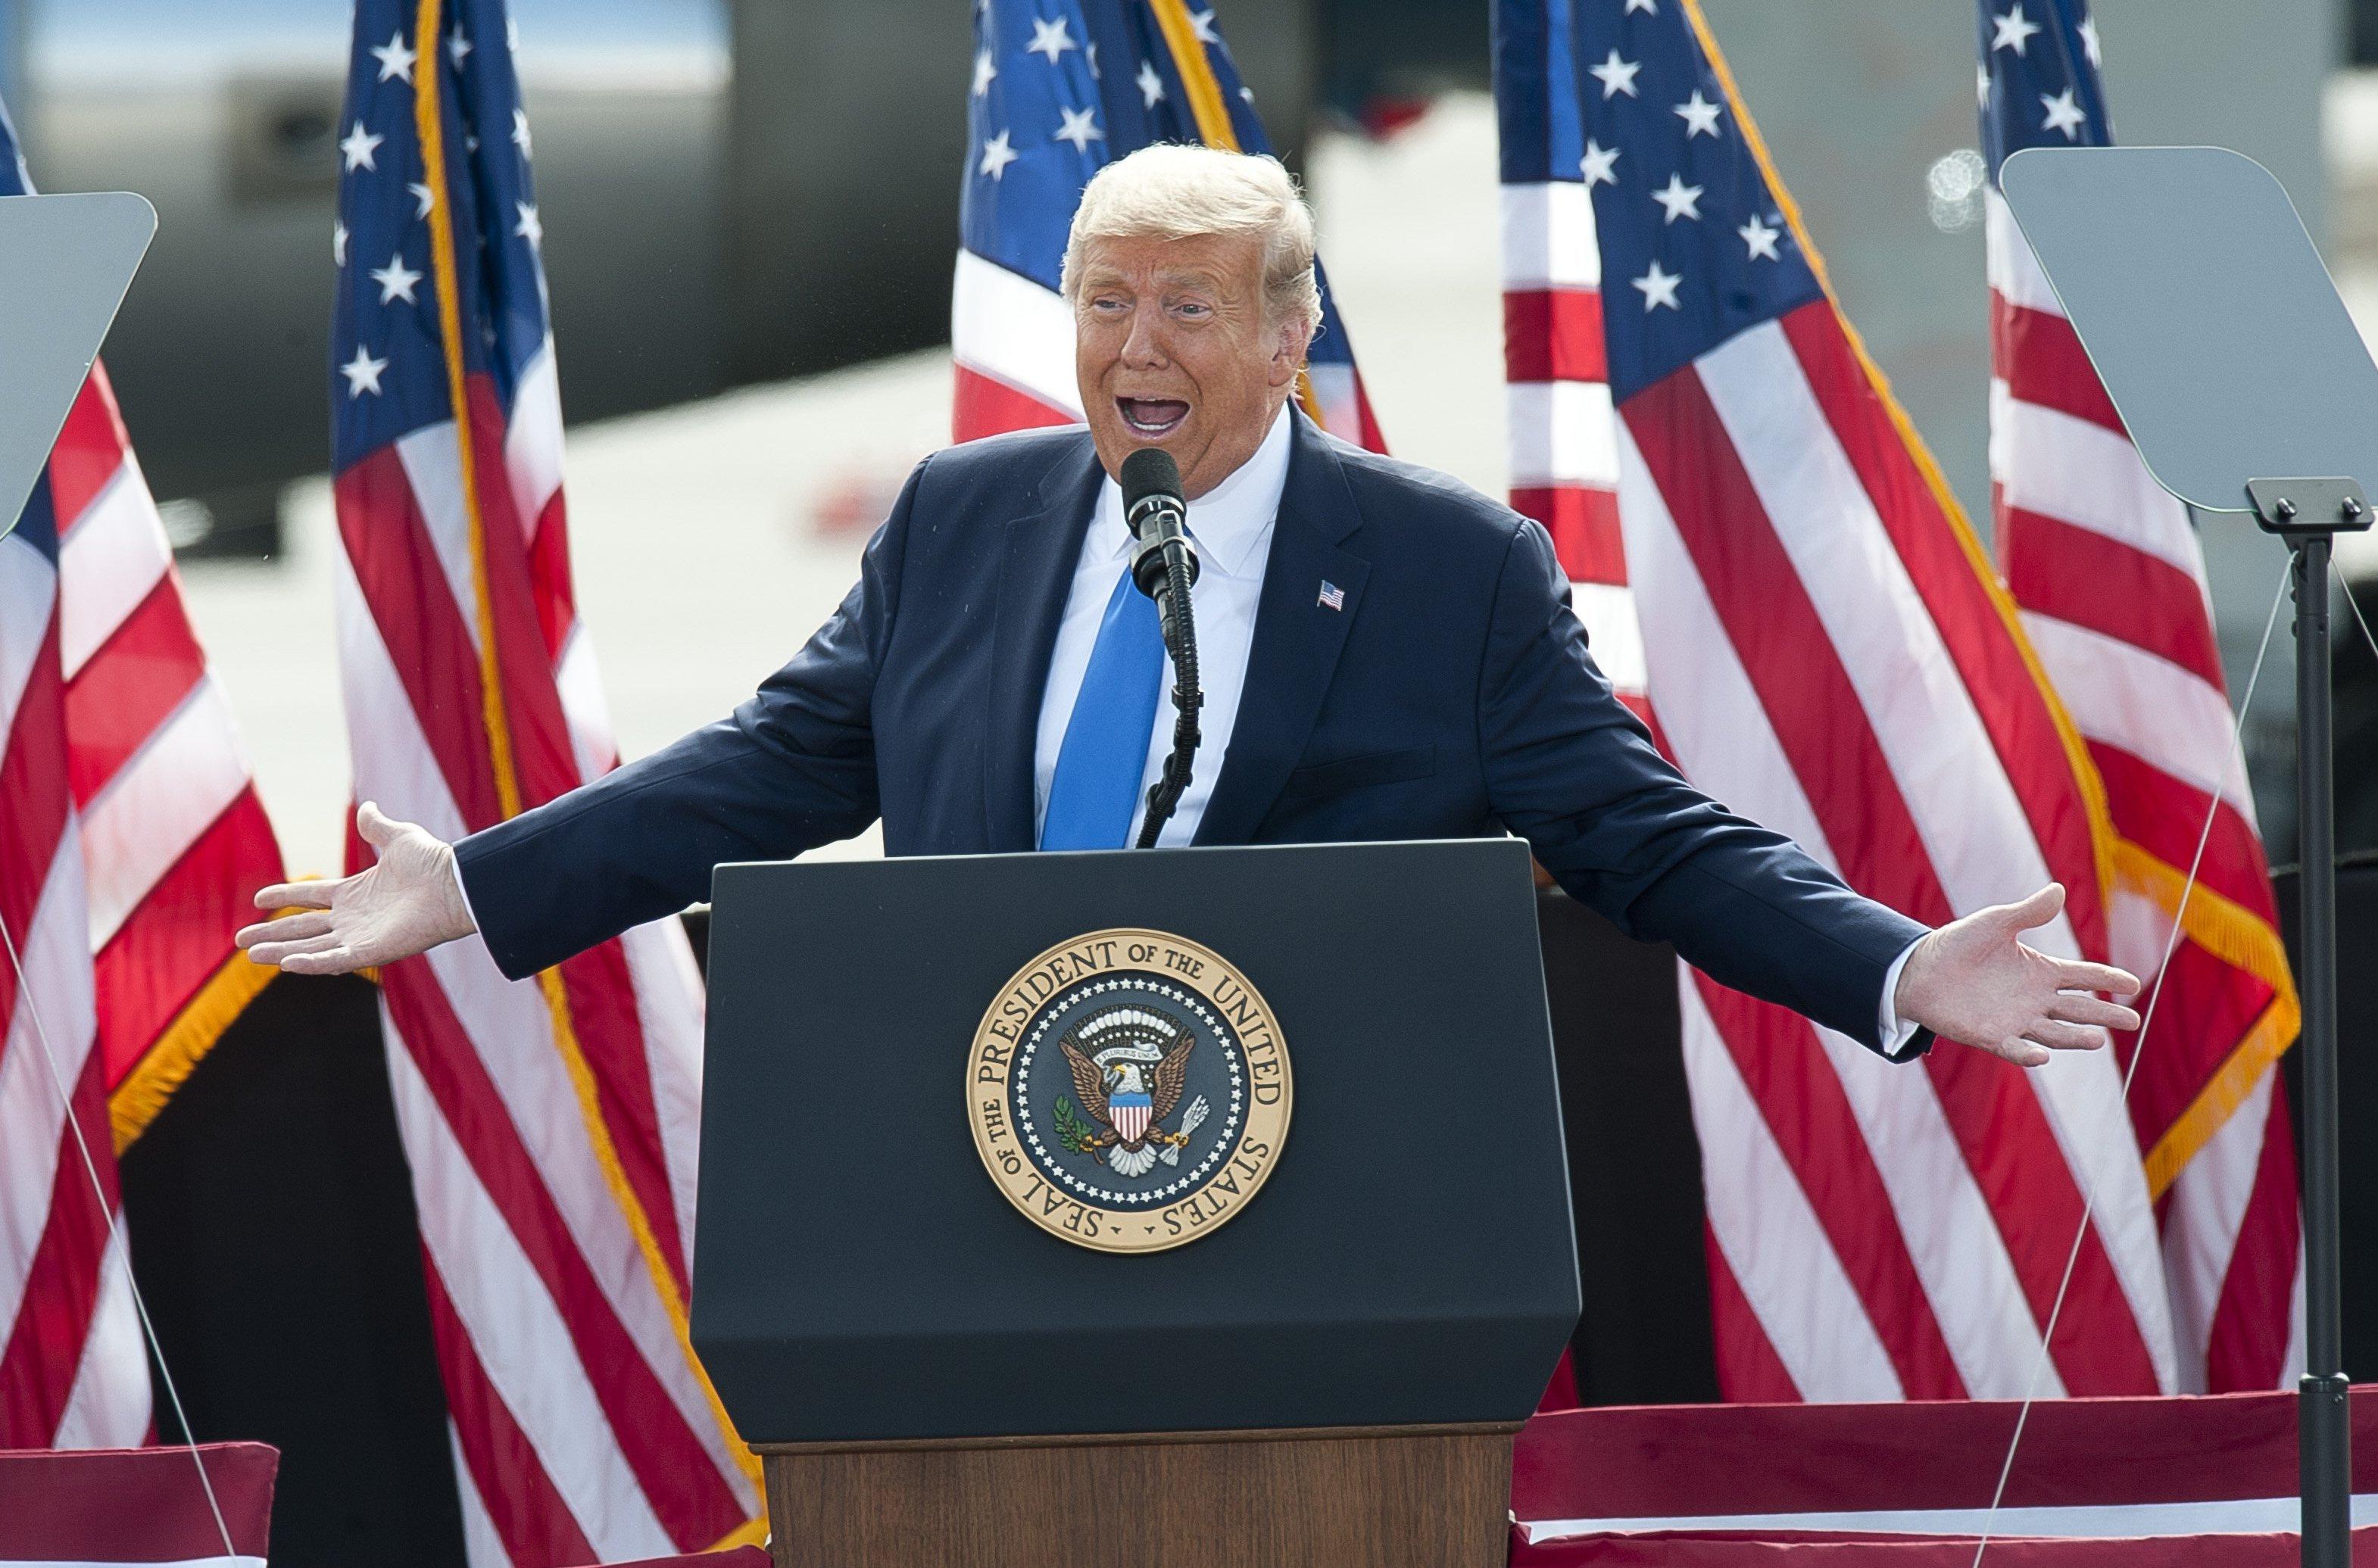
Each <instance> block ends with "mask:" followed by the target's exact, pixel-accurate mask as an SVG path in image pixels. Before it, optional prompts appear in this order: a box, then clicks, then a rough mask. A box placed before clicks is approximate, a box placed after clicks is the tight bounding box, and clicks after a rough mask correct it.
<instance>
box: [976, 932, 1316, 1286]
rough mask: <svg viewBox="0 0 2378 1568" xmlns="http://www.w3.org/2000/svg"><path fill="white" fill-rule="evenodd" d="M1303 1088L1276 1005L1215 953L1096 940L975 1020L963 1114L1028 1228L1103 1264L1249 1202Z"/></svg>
mask: <svg viewBox="0 0 2378 1568" xmlns="http://www.w3.org/2000/svg"><path fill="white" fill-rule="evenodd" d="M1291 1095H1292V1083H1291V1079H1290V1076H1289V1070H1288V1048H1287V1047H1286V1046H1284V1045H1283V1044H1282V1043H1281V1041H1280V1037H1279V1026H1278V1025H1277V1024H1276V1023H1274V1022H1273V1019H1272V1014H1271V1009H1270V1008H1269V1007H1268V1006H1267V1005H1266V1004H1265V1002H1264V999H1263V997H1262V996H1261V995H1260V994H1259V993H1258V992H1257V991H1256V990H1255V987H1253V986H1251V985H1249V984H1248V983H1247V977H1246V976H1243V975H1242V974H1240V973H1239V972H1238V971H1237V970H1236V969H1234V968H1232V967H1231V965H1230V964H1228V963H1226V962H1224V960H1223V959H1222V958H1221V956H1220V955H1219V954H1218V953H1216V952H1214V951H1213V950H1212V949H1210V948H1207V947H1203V946H1200V945H1199V944H1198V943H1196V942H1193V941H1190V940H1186V939H1185V938H1182V937H1175V936H1171V935H1168V934H1166V933H1165V932H1162V931H1147V930H1134V929H1116V930H1108V931H1092V932H1090V933H1089V934H1088V935H1087V936H1082V937H1076V938H1075V939H1074V940H1071V941H1066V942H1059V943H1058V944H1057V945H1056V946H1055V947H1052V948H1051V949H1050V950H1049V951H1048V952H1044V953H1042V954H1040V955H1039V957H1038V958H1035V959H1034V960H1033V961H1032V962H1031V963H1029V964H1026V965H1025V966H1024V967H1023V968H1022V969H1020V970H1018V971H1017V972H1016V974H1015V978H1013V979H1011V980H1009V981H1008V982H1007V984H1006V985H1004V986H1003V987H1000V991H999V994H998V995H997V996H996V997H994V998H993V999H992V1000H991V1006H990V1008H989V1010H988V1011H985V1012H984V1013H983V1015H982V1023H981V1026H980V1027H979V1028H978V1029H976V1030H975V1035H974V1048H973V1050H972V1052H971V1053H970V1054H969V1056H968V1058H967V1119H968V1120H969V1121H970V1122H971V1123H972V1124H973V1127H974V1146H975V1149H976V1151H977V1152H978V1153H979V1154H980V1155H982V1164H983V1168H984V1169H986V1170H988V1171H990V1172H991V1180H992V1181H994V1182H996V1183H998V1185H999V1190H1000V1191H1002V1192H1003V1193H1005V1194H1006V1196H1007V1201H1008V1202H1009V1203H1013V1204H1015V1207H1016V1209H1017V1210H1018V1211H1019V1212H1020V1213H1021V1214H1023V1215H1024V1217H1025V1218H1027V1219H1028V1220H1030V1221H1031V1222H1032V1223H1033V1224H1035V1225H1037V1226H1039V1227H1040V1228H1041V1229H1043V1230H1045V1231H1047V1232H1049V1234H1051V1236H1055V1237H1057V1238H1059V1239H1063V1240H1066V1241H1071V1242H1073V1243H1074V1244H1075V1245H1076V1246H1080V1247H1091V1248H1096V1249H1097V1250H1098V1251H1102V1252H1159V1251H1163V1250H1164V1249H1166V1248H1168V1247H1178V1246H1180V1245H1181V1244H1182V1243H1183V1242H1185V1241H1195V1239H1197V1238H1199V1237H1201V1236H1204V1235H1207V1234H1209V1233H1210V1232H1212V1231H1213V1230H1215V1229H1216V1228H1217V1227H1219V1226H1221V1225H1222V1224H1224V1223H1225V1222H1227V1221H1229V1220H1230V1219H1231V1218H1232V1217H1234V1216H1235V1215H1237V1214H1238V1212H1239V1211H1240V1210H1241V1209H1242V1208H1243V1207H1245V1206H1246V1203H1247V1200H1249V1199H1250V1198H1253V1197H1254V1196H1255V1191H1256V1189H1258V1188H1260V1187H1261V1186H1262V1185H1263V1184H1264V1179H1265V1178H1266V1177H1267V1176H1269V1175H1270V1174H1271V1169H1272V1166H1273V1165H1274V1164H1275V1163H1276V1162H1277V1161H1278V1160H1279V1150H1280V1144H1281V1143H1282V1142H1283V1141H1284V1140H1285V1139H1286V1138H1287V1136H1288V1112H1289V1102H1290V1100H1291Z"/></svg>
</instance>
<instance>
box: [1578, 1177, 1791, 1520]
mask: <svg viewBox="0 0 2378 1568" xmlns="http://www.w3.org/2000/svg"><path fill="white" fill-rule="evenodd" d="M1701 1251H1702V1252H1703V1254H1704V1255H1705V1256H1706V1257H1707V1258H1708V1260H1709V1282H1710V1329H1711V1336H1712V1338H1713V1340H1714V1345H1713V1348H1714V1350H1715V1352H1716V1359H1717V1381H1718V1386H1719V1387H1721V1388H1723V1389H1724V1390H1725V1394H1726V1397H1727V1398H1728V1399H1731V1400H1734V1401H1736V1402H1738V1403H1747V1404H1773V1405H1781V1404H1791V1403H1795V1402H1796V1401H1797V1400H1798V1399H1799V1398H1800V1390H1799V1387H1798V1385H1797V1384H1796V1383H1795V1382H1793V1381H1792V1374H1791V1372H1790V1371H1786V1370H1785V1368H1784V1359H1783V1358H1782V1357H1780V1356H1778V1355H1776V1354H1775V1346H1774V1344H1773V1343H1772V1342H1771V1341H1770V1340H1769V1339H1768V1337H1767V1330H1766V1329H1765V1328H1763V1327H1762V1326H1760V1324H1759V1312H1758V1310H1757V1309H1756V1308H1754V1307H1752V1306H1751V1304H1750V1298H1748V1297H1747V1296H1745V1295H1744V1294H1743V1293H1742V1282H1741V1281H1740V1280H1737V1279H1736V1278H1735V1276H1734V1266H1733V1265H1732V1264H1730V1263H1727V1262H1726V1261H1725V1253H1724V1251H1723V1250H1721V1249H1720V1248H1719V1246H1718V1244H1717V1233H1716V1232H1715V1231H1713V1230H1711V1228H1710V1226H1709V1222H1708V1221H1707V1220H1706V1219H1704V1220H1703V1221H1702V1222H1701ZM1544 1516H1545V1515H1543V1514H1534V1515H1531V1517H1537V1518H1542V1517H1544Z"/></svg>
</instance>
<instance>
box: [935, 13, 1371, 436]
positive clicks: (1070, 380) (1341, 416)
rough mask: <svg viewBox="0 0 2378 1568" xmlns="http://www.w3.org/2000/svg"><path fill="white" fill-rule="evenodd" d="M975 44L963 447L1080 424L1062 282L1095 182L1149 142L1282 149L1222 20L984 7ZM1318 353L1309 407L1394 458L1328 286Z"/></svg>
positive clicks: (1307, 386) (1309, 377)
mask: <svg viewBox="0 0 2378 1568" xmlns="http://www.w3.org/2000/svg"><path fill="white" fill-rule="evenodd" d="M974 37H975V57H974V84H973V87H972V88H971V89H970V90H969V91H968V94H967V167H966V177H965V184H964V186H963V187H962V194H961V195H960V197H959V201H958V227H959V231H960V233H961V236H962V237H961V244H960V246H959V249H958V260H957V277H956V282H955V289H954V291H953V293H952V297H951V302H950V349H951V353H952V355H953V356H954V357H955V360H956V361H957V397H956V403H955V410H954V412H953V418H952V421H951V424H952V429H953V432H954V437H955V439H957V440H960V441H971V440H973V439H974V438H975V437H978V436H995V435H998V434H999V433H1000V432H1002V431H1004V430H1022V429H1027V428H1029V427H1031V426H1033V425H1064V424H1067V423H1069V422H1072V421H1074V420H1078V419H1080V418H1081V417H1082V399H1081V393H1080V392H1079V391H1078V390H1077V389H1076V388H1075V381H1074V313H1073V310H1072V308H1071V307H1070V306H1068V305H1066V304H1065V302H1064V300H1063V297H1061V296H1060V295H1059V294H1058V293H1057V281H1058V271H1059V268H1060V265H1061V264H1062V263H1063V260H1064V257H1065V234H1066V231H1067V230H1068V229H1070V228H1071V227H1072V225H1073V221H1074V209H1075V206H1077V205H1078V204H1079V203H1080V201H1081V197H1082V187H1083V186H1085V185H1087V184H1088V183H1089V179H1090V176H1091V175H1093V174H1097V173H1098V172H1099V169H1100V168H1101V167H1103V166H1104V165H1105V164H1106V163H1107V162H1110V161H1111V160H1113V159H1117V158H1121V157H1123V155H1124V154H1126V153H1129V152H1135V151H1137V150H1139V149H1141V148H1143V147H1146V146H1147V145H1148V144H1150V143H1151V142H1159V141H1177V142H1202V143H1204V144H1205V145H1206V146H1208V147H1220V148H1228V149H1231V150H1234V151H1246V152H1267V151H1269V150H1270V143H1269V142H1267V140H1266V139H1265V138H1264V131H1263V122H1262V121H1261V120H1260V119H1258V118H1257V117H1256V115H1255V95H1254V94H1253V93H1252V92H1250V91H1248V90H1247V89H1246V88H1245V87H1244V86H1243V85H1242V84H1241V83H1240V81H1239V72H1238V67H1237V66H1234V65H1232V64H1231V52H1230V50H1229V49H1228V48H1226V47H1225V46H1224V45H1223V42H1222V37H1221V34H1220V32H1219V31H1218V30H1217V29H1216V27H1215V22H1214V13H1213V12H1212V11H1211V10H1197V11H1193V10H1191V9H1190V8H1189V6H1186V5H1184V4H1183V0H1039V3H1036V4H1033V5H1023V4H1019V3H1017V0H981V3H980V4H979V5H978V6H976V7H975V19H974ZM1314 272H1315V276H1316V277H1319V276H1320V274H1321V268H1320V265H1319V263H1317V262H1316V263H1315V266H1314ZM1307 359H1308V366H1309V367H1308V369H1307V371H1306V373H1305V376H1304V377H1303V380H1302V381H1301V382H1300V384H1299V387H1298V395H1299V399H1300V401H1302V402H1303V406H1304V411H1305V412H1306V413H1309V414H1311V415H1312V416H1313V417H1314V418H1315V420H1317V421H1319V422H1320V425H1321V427H1322V428H1323V429H1325V430H1327V431H1328V432H1329V433H1330V434H1332V435H1334V436H1339V437H1344V438H1345V439H1347V440H1349V441H1353V442H1356V443H1358V444H1360V445H1362V446H1365V447H1368V448H1370V449H1373V450H1374V451H1383V450H1385V449H1386V443H1385V442H1384V441H1383V440H1382V439H1381V437H1380V435H1379V426H1378V422H1377V421H1376V420H1375V419H1374V418H1373V417H1372V416H1371V405H1370V401H1369V399H1368V398H1366V397H1365V396H1364V395H1363V381H1362V377H1361V376H1360V375H1358V374H1357V373H1356V371H1355V369H1354V351H1353V348H1352V346H1351V344H1349V343H1348V342H1347V341H1346V329H1345V326H1344V324H1343V323H1342V322H1340V321H1339V319H1338V308H1337V305H1335V304H1334V303H1333V302H1332V300H1331V298H1330V294H1329V281H1328V279H1327V277H1321V332H1320V335H1319V336H1318V337H1316V338H1315V340H1314V342H1313V346H1312V348H1311V350H1310V351H1309V353H1308V355H1307Z"/></svg>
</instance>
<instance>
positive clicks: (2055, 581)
mask: <svg viewBox="0 0 2378 1568" xmlns="http://www.w3.org/2000/svg"><path fill="white" fill-rule="evenodd" d="M1999 559H2000V563H2001V564H2002V565H2003V566H2004V568H2005V570H2006V577H2007V590H2008V592H2011V593H2012V594H2013V595H2014V597H2015V602H2016V603H2018V604H2021V605H2022V606H2023V607H2024V609H2026V610H2031V611H2035V612H2036V613H2038V614H2040V615H2044V616H2054V617H2055V618H2056V619H2058V620H2060V621H2070V622H2072V624H2073V625H2074V626H2079V627H2086V628H2088V629H2089V630H2091V631H2096V632H2101V633H2103V634H2104V635H2106V636H2108V637H2112V638H2118V639H2120V640H2122V641H2124V642H2128V643H2130V644H2132V646H2133V647H2137V648H2142V649H2144V650H2145V651H2146V652H2150V653H2153V654H2155V655H2156V657H2157V658H2159V659H2166V660H2168V661H2170V662H2171V663H2172V664H2178V665H2179V666H2180V668H2182V669H2184V670H2186V671H2188V673H2189V674H2191V675H2192V676H2195V677H2196V678H2197V679H2199V680H2201V681H2203V682H2204V683H2205V684H2206V685H2207V686H2210V687H2212V688H2215V689H2216V690H2219V689H2221V687H2222V681H2223V676H2222V672H2221V650H2220V648H2219V647H2218V646H2217V645H2216V643H2215V641H2214V640H2213V622H2212V620H2211V618H2210V617H2209V616H2206V614H2205V611H2204V592H2203V590H2201V589H2200V588H2198V587H2197V585H2196V580H2195V579H2194V578H2193V577H2192V576H2190V575H2189V574H2188V573H2187V572H2185V571H2182V570H2181V569H2180V568H2178V567H2176V566H2173V565H2172V564H2171V563H2170V562H2169V561H2167V560H2163V559H2161V558H2159V557H2155V556H2150V555H2148V554H2147V553H2146V552H2145V551H2144V550H2136V549H2132V547H2131V546H2130V545H2125V544H2123V543H2122V542H2121V541H2120V540H2118V539H2110V538H2108V537H2107V536H2106V535H2105V534H2103V533H2097V532H2096V531H2095V530H2094V529H2087V528H2076V527H2074V526H2073V525H2072V524H2071V523H2069V522H2064V521H2060V520H2058V519H2056V518H2052V517H2049V516H2048V515H2047V514H2046V513H2044V512H2035V511H2025V510H2024V509H2021V508H2019V507H2001V508H2000V511H1999Z"/></svg>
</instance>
